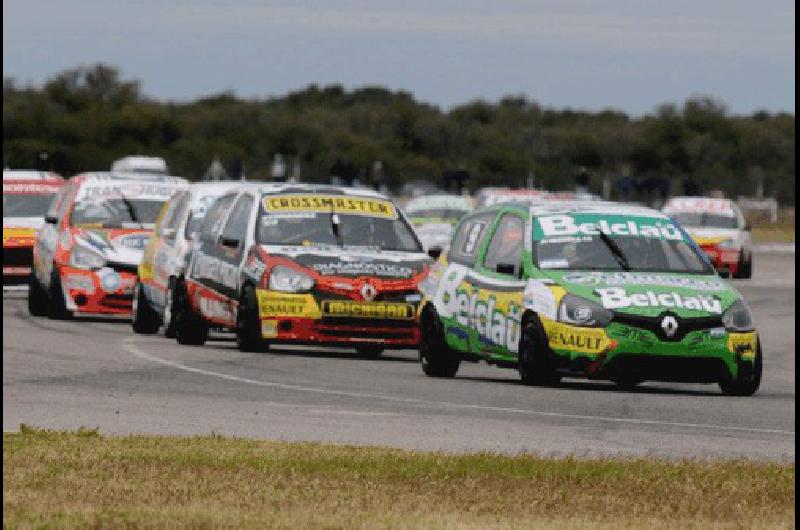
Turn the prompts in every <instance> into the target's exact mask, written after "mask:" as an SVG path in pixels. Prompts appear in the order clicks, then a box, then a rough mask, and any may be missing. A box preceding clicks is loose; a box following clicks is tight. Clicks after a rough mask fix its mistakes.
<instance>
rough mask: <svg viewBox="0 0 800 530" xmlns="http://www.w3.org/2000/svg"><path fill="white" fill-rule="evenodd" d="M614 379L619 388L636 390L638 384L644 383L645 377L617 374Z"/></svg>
mask: <svg viewBox="0 0 800 530" xmlns="http://www.w3.org/2000/svg"><path fill="white" fill-rule="evenodd" d="M612 381H614V384H615V385H617V388H619V389H620V390H634V389H635V388H636V387H637V386H639V385H640V384H642V382H643V381H644V379H640V378H638V377H631V376H617V377H614V378H613V379H612Z"/></svg>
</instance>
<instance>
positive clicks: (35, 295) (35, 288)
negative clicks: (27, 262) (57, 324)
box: [28, 273, 47, 317]
mask: <svg viewBox="0 0 800 530" xmlns="http://www.w3.org/2000/svg"><path fill="white" fill-rule="evenodd" d="M28 313H30V314H31V315H32V316H35V317H45V316H47V293H46V292H45V290H44V288H43V287H42V284H41V283H39V280H38V279H37V278H36V275H35V274H33V273H31V276H30V278H29V279H28Z"/></svg>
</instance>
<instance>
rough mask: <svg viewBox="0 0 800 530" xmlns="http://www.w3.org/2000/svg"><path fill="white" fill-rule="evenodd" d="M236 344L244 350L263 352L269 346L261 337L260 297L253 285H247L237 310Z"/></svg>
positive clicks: (240, 349)
mask: <svg viewBox="0 0 800 530" xmlns="http://www.w3.org/2000/svg"><path fill="white" fill-rule="evenodd" d="M236 346H238V347H239V351H243V352H251V353H257V352H263V351H266V350H267V349H268V348H269V346H268V344H267V342H266V341H265V340H264V339H263V338H262V337H261V320H260V319H259V318H258V299H257V298H256V290H255V288H254V287H253V286H252V285H249V284H248V285H245V286H244V288H243V289H242V296H241V297H240V298H239V309H238V311H237V312H236Z"/></svg>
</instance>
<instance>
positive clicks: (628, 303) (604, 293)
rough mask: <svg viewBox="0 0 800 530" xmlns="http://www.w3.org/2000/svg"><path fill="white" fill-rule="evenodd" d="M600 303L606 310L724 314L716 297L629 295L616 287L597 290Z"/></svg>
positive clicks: (663, 294)
mask: <svg viewBox="0 0 800 530" xmlns="http://www.w3.org/2000/svg"><path fill="white" fill-rule="evenodd" d="M596 292H597V294H598V295H599V296H600V303H601V304H602V305H603V307H605V308H606V309H622V308H626V307H669V308H676V309H691V310H693V311H705V312H707V313H715V314H721V313H722V302H721V301H720V299H719V298H717V297H716V296H703V295H697V296H690V295H682V294H680V293H674V292H673V293H655V292H653V291H646V292H644V293H633V294H628V293H627V292H626V291H625V289H622V288H619V287H614V288H610V289H597V290H596Z"/></svg>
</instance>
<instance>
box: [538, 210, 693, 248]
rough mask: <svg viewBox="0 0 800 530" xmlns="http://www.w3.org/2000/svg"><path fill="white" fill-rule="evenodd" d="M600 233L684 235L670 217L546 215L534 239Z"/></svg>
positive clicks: (540, 219)
mask: <svg viewBox="0 0 800 530" xmlns="http://www.w3.org/2000/svg"><path fill="white" fill-rule="evenodd" d="M600 232H602V233H604V234H607V235H614V236H634V237H648V238H654V239H666V240H670V241H680V240H682V239H683V234H682V233H681V231H680V229H679V228H678V227H677V226H675V225H674V224H673V223H672V222H671V221H670V220H668V219H658V218H647V217H631V216H628V215H597V214H575V215H546V216H542V217H537V218H536V227H535V229H534V235H533V238H534V239H536V240H542V239H546V238H550V237H564V236H581V235H585V236H592V235H598V234H599V233H600Z"/></svg>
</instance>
